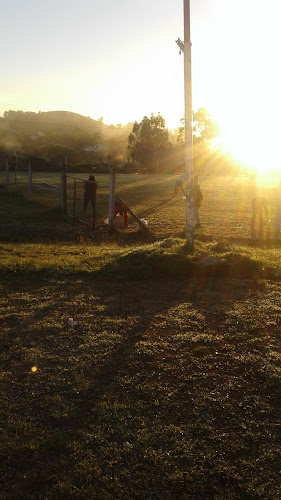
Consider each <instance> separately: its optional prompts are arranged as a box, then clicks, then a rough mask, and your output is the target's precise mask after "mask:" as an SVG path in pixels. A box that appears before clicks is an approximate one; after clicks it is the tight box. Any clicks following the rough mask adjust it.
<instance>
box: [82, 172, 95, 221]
mask: <svg viewBox="0 0 281 500" xmlns="http://www.w3.org/2000/svg"><path fill="white" fill-rule="evenodd" d="M96 189H97V183H96V179H95V177H94V175H90V177H89V179H88V180H87V181H86V182H85V183H84V205H83V219H84V215H85V212H86V208H87V206H88V203H89V201H90V202H91V206H92V209H93V212H94V210H95V198H96Z"/></svg>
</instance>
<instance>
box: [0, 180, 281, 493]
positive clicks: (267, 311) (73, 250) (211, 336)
mask: <svg viewBox="0 0 281 500" xmlns="http://www.w3.org/2000/svg"><path fill="white" fill-rule="evenodd" d="M160 179H161V178H160V177H159V180H158V183H156V184H153V180H151V179H150V178H149V177H148V176H147V177H144V176H140V178H139V176H133V177H131V183H130V177H129V176H125V177H124V181H126V182H124V184H122V186H121V184H120V188H119V189H120V191H121V190H122V189H123V191H124V192H123V196H122V197H124V199H126V200H127V199H128V200H129V199H130V200H131V201H130V203H131V204H132V205H133V206H136V207H137V213H138V214H143V215H145V214H147V218H148V219H149V221H150V224H149V227H150V229H151V236H150V237H149V238H148V239H147V238H146V239H142V237H137V238H136V233H135V230H134V228H133V227H131V228H130V229H129V231H128V232H126V233H123V232H122V231H121V232H120V233H117V234H116V235H113V236H112V238H111V239H110V238H108V239H104V240H102V239H98V240H95V239H93V240H91V243H88V242H87V241H86V239H83V238H81V239H80V241H79V243H78V244H74V243H73V242H72V238H71V237H72V228H71V226H70V227H69V225H68V224H69V221H68V220H67V221H66V220H65V219H64V217H62V216H61V215H60V214H59V213H58V211H57V209H56V203H57V202H58V199H57V198H56V197H55V196H54V197H53V198H52V197H51V198H50V197H49V194H48V193H45V194H40V193H37V192H36V193H34V194H33V195H32V196H31V198H30V197H28V196H27V195H26V194H25V193H24V192H21V195H20V196H18V193H15V191H14V189H11V190H9V191H8V194H7V192H6V191H5V190H4V192H3V190H1V192H0V214H1V220H2V226H1V232H0V252H1V260H0V278H1V279H0V326H1V328H0V338H1V352H0V363H1V384H0V391H1V393H0V394H1V396H0V397H1V401H0V402H1V404H0V422H1V424H0V427H1V433H0V463H1V474H0V498H1V500H2V499H3V500H6V499H15V500H18V499H24V500H25V499H27V498H28V499H29V498H30V499H35V500H37V499H38V500H39V499H43V500H53V499H58V500H61V499H66V500H68V499H75V500H76V499H77V500H78V499H91V498H99V499H114V500H115V499H120V500H123V499H132V498H137V499H138V498H139V499H151V500H152V499H153V500H154V499H164V498H165V499H168V500H169V499H170V500H174V499H175V498H176V499H178V498H179V499H192V500H208V499H210V500H213V499H215V500H236V499H241V500H244V499H261V500H263V499H272V500H275V499H277V498H280V496H281V489H280V459H281V445H280V389H281V355H280V325H281V309H280V291H281V290H280V289H281V287H280V278H281V275H280V246H278V245H273V244H272V243H271V242H270V241H267V242H264V244H263V245H258V246H257V245H255V246H253V245H251V244H250V242H249V241H248V232H249V227H248V222H249V221H248V219H247V217H249V214H248V212H246V207H247V206H248V201H247V204H246V200H248V198H249V196H252V194H250V191H248V195H247V193H246V192H244V191H243V189H242V186H243V185H244V188H245V181H243V182H244V184H243V182H242V181H241V183H240V184H239V186H238V185H236V187H235V184H234V183H233V182H237V183H238V181H233V182H231V183H230V184H228V186H229V187H228V188H225V190H224V191H223V190H222V189H221V186H222V184H221V183H222V182H223V179H221V180H220V181H218V179H217V180H215V179H213V181H211V179H206V180H205V181H204V182H203V181H202V183H201V184H202V190H203V192H204V193H205V196H204V205H203V206H202V211H201V213H202V214H201V218H202V229H200V232H198V233H196V237H195V252H194V254H193V255H188V254H187V253H186V249H185V246H184V243H185V240H184V235H183V234H182V232H183V229H184V221H183V220H182V212H181V210H182V208H183V207H182V200H181V199H178V200H177V199H176V200H173V201H171V202H170V205H169V209H168V210H169V212H166V210H167V207H166V206H165V204H162V205H161V196H160V195H161V190H162V189H164V193H165V196H168V192H169V190H170V189H171V187H172V181H171V179H169V178H168V177H164V178H163V179H162V184H161V185H160ZM52 182H53V181H52ZM99 182H100V184H101V187H100V190H101V191H102V190H104V203H105V198H106V177H104V178H101V179H100V181H99ZM103 182H104V186H102V183H103ZM118 182H120V181H118ZM218 182H220V184H219V185H217V184H218ZM131 185H132V186H131ZM231 186H232V187H231ZM203 187H204V189H203ZM153 189H154V193H155V194H154V195H153V200H152V198H151V197H152V190H153ZM245 189H246V188H245ZM247 189H248V188H247ZM229 190H230V191H231V192H229ZM223 192H225V195H224V196H223V194H222V193H223ZM270 193H271V195H272V197H271V212H272V213H273V207H274V200H275V198H274V197H275V191H274V189H273V188H270V187H269V188H268V191H267V194H270ZM130 197H131V198H130ZM206 197H207V200H206ZM212 197H213V202H212ZM242 199H244V204H243V203H242V201H241V200H242ZM239 200H240V203H238V201H239ZM162 201H163V200H162ZM212 203H213V205H212ZM234 204H235V205H236V206H237V207H238V209H237V219H238V220H239V221H240V222H239V224H242V225H239V224H238V222H237V221H236V219H235V218H231V217H230V213H232V211H233V207H234ZM159 205H160V206H159ZM105 206H106V204H105ZM157 206H158V208H157ZM208 207H209V208H208ZM148 210H150V215H148ZM167 213H168V214H169V217H168V218H167ZM3 214H4V215H5V218H4V219H3V217H2V215H3ZM3 220H4V223H3ZM172 221H174V222H173V224H174V225H173V224H172ZM241 221H243V223H242V222H241ZM234 222H235V224H234ZM214 228H215V229H216V231H217V232H216V231H215V230H214ZM246 233H247V235H246ZM233 235H234V236H233ZM69 318H73V319H74V321H75V322H76V325H75V326H71V324H70V323H69ZM34 366H35V367H36V368H37V370H36V371H34V372H33V371H32V368H33V367H34Z"/></svg>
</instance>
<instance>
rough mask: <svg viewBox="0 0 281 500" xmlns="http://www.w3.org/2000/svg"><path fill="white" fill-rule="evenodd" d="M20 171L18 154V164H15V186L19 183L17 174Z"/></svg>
mask: <svg viewBox="0 0 281 500" xmlns="http://www.w3.org/2000/svg"><path fill="white" fill-rule="evenodd" d="M18 169H19V157H18V152H16V163H15V172H14V173H15V184H16V183H17V173H18Z"/></svg>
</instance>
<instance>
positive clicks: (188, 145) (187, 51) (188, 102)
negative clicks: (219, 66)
mask: <svg viewBox="0 0 281 500" xmlns="http://www.w3.org/2000/svg"><path fill="white" fill-rule="evenodd" d="M183 9H184V103H185V144H184V157H185V176H186V246H187V248H188V249H189V250H190V251H193V249H194V237H193V229H194V220H193V217H194V215H193V160H192V81H191V41H190V1H189V0H184V1H183Z"/></svg>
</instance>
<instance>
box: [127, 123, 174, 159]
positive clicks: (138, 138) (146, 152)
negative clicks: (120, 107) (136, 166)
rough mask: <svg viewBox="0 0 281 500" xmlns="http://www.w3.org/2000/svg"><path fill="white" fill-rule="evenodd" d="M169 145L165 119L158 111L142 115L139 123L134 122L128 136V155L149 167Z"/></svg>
mask: <svg viewBox="0 0 281 500" xmlns="http://www.w3.org/2000/svg"><path fill="white" fill-rule="evenodd" d="M170 147H171V143H170V142H169V132H168V129H167V128H166V125H165V119H164V118H163V116H162V115H161V114H160V113H158V115H156V116H155V115H154V114H153V113H151V115H150V118H148V117H147V116H144V117H143V119H142V121H141V122H140V123H138V122H135V123H134V125H133V130H132V132H131V133H130V135H129V138H128V149H129V151H130V157H131V158H132V159H133V160H135V161H137V162H139V163H140V165H142V166H147V167H151V166H152V164H153V162H155V161H156V162H157V161H158V160H159V159H160V157H161V155H162V154H163V153H164V152H165V151H166V150H167V149H169V148H170Z"/></svg>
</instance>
